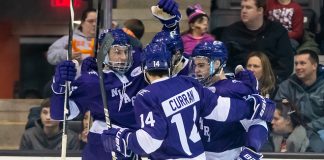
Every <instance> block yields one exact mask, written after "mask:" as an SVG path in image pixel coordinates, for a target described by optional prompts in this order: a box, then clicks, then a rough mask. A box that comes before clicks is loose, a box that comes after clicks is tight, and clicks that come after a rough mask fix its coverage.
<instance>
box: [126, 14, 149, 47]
mask: <svg viewBox="0 0 324 160" xmlns="http://www.w3.org/2000/svg"><path fill="white" fill-rule="evenodd" d="M123 31H124V32H125V33H127V35H129V36H130V38H129V40H130V42H129V43H130V44H131V45H132V46H133V47H138V48H141V49H142V47H143V45H142V43H141V41H140V40H141V38H142V36H143V34H144V31H145V27H144V24H143V22H142V21H141V20H139V19H128V20H126V21H125V22H124V27H123Z"/></svg>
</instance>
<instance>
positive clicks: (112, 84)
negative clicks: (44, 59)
mask: <svg viewBox="0 0 324 160" xmlns="http://www.w3.org/2000/svg"><path fill="white" fill-rule="evenodd" d="M136 53H137V52H136ZM136 53H134V54H136ZM138 54H140V53H138ZM133 57H134V64H133V67H131V68H130V69H129V71H128V72H126V73H125V74H124V75H120V74H117V73H115V72H113V71H111V70H110V71H107V72H105V73H104V74H103V79H104V84H105V90H106V96H107V102H108V110H109V114H110V119H111V123H112V124H113V125H117V126H119V127H127V128H138V126H136V120H135V116H134V109H133V100H134V98H135V96H136V93H137V92H138V91H139V90H140V89H142V88H144V87H145V86H147V83H146V82H145V80H144V79H143V73H142V71H141V67H140V66H139V64H140V63H139V62H138V61H139V57H140V56H138V55H133ZM63 104H64V95H59V94H53V96H52V97H51V106H52V108H51V117H52V118H53V119H58V120H61V119H63ZM69 107H70V108H69V111H70V116H69V117H71V118H73V117H76V116H77V115H78V114H79V113H80V112H81V113H84V112H85V111H87V110H90V113H91V116H92V117H93V120H94V122H93V125H92V127H91V129H90V133H89V135H88V143H87V145H86V147H85V149H84V150H83V155H82V158H83V159H84V160H92V159H97V160H107V159H111V155H110V153H107V152H105V151H104V149H103V145H102V142H101V138H100V137H101V133H102V131H103V130H104V129H107V126H106V125H105V115H104V110H103V102H102V97H101V92H100V85H99V77H98V73H97V72H95V71H90V72H88V73H85V74H82V75H81V76H80V77H79V78H78V79H76V80H75V81H73V82H72V83H71V92H70V96H69Z"/></svg>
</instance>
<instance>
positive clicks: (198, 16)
mask: <svg viewBox="0 0 324 160" xmlns="http://www.w3.org/2000/svg"><path fill="white" fill-rule="evenodd" d="M186 12H187V16H188V23H189V29H188V30H187V31H186V32H184V33H183V35H182V36H181V38H182V41H183V45H184V53H185V56H190V55H191V53H192V50H193V49H194V48H195V46H196V45H197V44H198V43H199V42H201V41H213V40H215V38H214V37H213V36H212V35H210V34H208V33H207V32H208V21H209V18H208V16H207V14H206V13H205V12H204V11H203V10H202V8H201V6H200V4H196V5H194V6H189V7H188V8H187V10H186Z"/></svg>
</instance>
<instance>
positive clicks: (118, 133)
mask: <svg viewBox="0 0 324 160" xmlns="http://www.w3.org/2000/svg"><path fill="white" fill-rule="evenodd" d="M130 134H131V130H130V129H127V128H109V129H108V130H104V131H103V133H102V134H101V140H102V143H103V146H104V149H105V151H106V152H112V151H113V152H119V153H121V154H122V155H123V156H125V157H130V156H131V155H132V151H130V150H127V138H128V136H129V135H130Z"/></svg>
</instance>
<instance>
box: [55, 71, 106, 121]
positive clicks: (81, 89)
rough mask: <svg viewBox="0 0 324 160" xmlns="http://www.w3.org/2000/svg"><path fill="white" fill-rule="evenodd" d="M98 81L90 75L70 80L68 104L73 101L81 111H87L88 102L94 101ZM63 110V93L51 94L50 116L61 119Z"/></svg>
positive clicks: (97, 91)
mask: <svg viewBox="0 0 324 160" xmlns="http://www.w3.org/2000/svg"><path fill="white" fill-rule="evenodd" d="M98 82H99V81H98ZM98 82H96V79H93V78H91V77H90V76H81V77H79V79H77V80H75V81H74V82H72V83H71V94H70V96H69V98H68V99H69V105H71V101H73V102H74V104H76V107H78V109H79V111H80V112H81V113H84V112H85V111H87V110H88V109H89V108H88V107H89V106H91V104H90V103H96V102H95V101H96V99H95V97H97V95H98V93H99V91H100V90H99V89H100V88H99V84H98ZM92 106H93V105H92ZM63 111H64V94H53V95H52V97H51V117H52V118H53V119H56V120H62V119H63Z"/></svg>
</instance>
